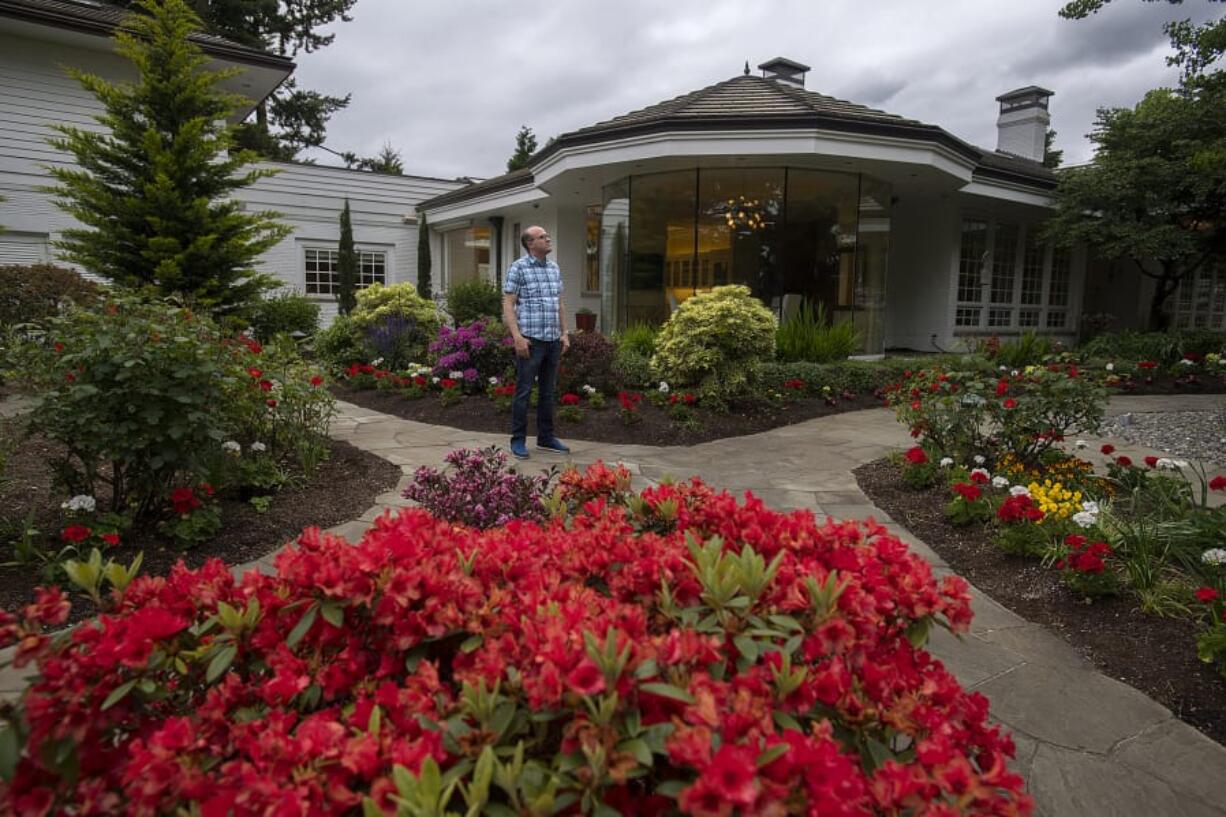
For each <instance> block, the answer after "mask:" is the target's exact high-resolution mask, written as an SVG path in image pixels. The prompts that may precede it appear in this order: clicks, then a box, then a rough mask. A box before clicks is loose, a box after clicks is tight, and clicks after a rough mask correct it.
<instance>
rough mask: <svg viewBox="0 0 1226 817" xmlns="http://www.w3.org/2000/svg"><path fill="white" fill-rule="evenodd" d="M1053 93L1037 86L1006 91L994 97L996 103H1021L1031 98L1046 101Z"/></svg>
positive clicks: (1054, 93)
mask: <svg viewBox="0 0 1226 817" xmlns="http://www.w3.org/2000/svg"><path fill="white" fill-rule="evenodd" d="M1055 95H1056V92H1055V91H1049V90H1047V89H1046V88H1040V87H1039V86H1038V85H1027V86H1026V87H1025V88H1018V89H1017V90H1015V91H1007V92H1006V93H1003V94H1001V95H1000V96H998V97H996V101H997V102H1021V101H1023V100H1029V99H1032V98H1038V97H1042V98H1043V99H1046V98H1047V97H1049V96H1055Z"/></svg>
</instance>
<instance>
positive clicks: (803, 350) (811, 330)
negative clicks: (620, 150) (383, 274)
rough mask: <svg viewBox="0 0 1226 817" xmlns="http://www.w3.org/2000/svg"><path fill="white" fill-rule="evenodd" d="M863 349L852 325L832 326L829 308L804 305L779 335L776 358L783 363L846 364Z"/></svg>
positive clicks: (776, 338)
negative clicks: (841, 362)
mask: <svg viewBox="0 0 1226 817" xmlns="http://www.w3.org/2000/svg"><path fill="white" fill-rule="evenodd" d="M859 348H860V337H859V335H858V333H857V332H856V328H855V326H854V325H852V324H851V323H840V324H836V325H833V326H832V325H829V324H828V323H827V321H826V308H825V305H823V304H821V303H819V304H818V305H817V309H816V310H814V309H813V308H811V307H810V306H809V304H808V302H807V301H805V302H802V303H801V305H800V309H799V310H797V312H796V314H795V315H793V316H792V317H790V318H788V319H787V320H786V321H784V322H783V324H782V325H780V327H779V329H778V331H777V332H776V333H775V355H776V357H777V358H778V359H779V360H783V361H793V360H806V361H811V362H814V363H828V362H830V361H834V360H845V359H846V358H847V357H849V356H850V355H853V354H855V352H856V350H857V349H859Z"/></svg>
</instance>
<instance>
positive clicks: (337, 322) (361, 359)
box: [311, 315, 366, 366]
mask: <svg viewBox="0 0 1226 817" xmlns="http://www.w3.org/2000/svg"><path fill="white" fill-rule="evenodd" d="M311 345H312V347H313V348H314V351H315V357H316V358H318V359H319V361H320V362H321V363H327V364H331V365H333V366H348V365H349V364H350V363H365V362H366V360H365V357H366V346H365V344H363V342H362V332H361V330H359V329H358V328H357V327H356V326H354V324H353V320H352V319H351V318H350V317H349V316H348V315H338V316H337V317H336V318H335V319H334V320H333V321H332V323H331V325H329V326H327V327H325V328H323V329H320V330H319V331H318V332H316V333H315V337H314V339H313V341H312V344H311Z"/></svg>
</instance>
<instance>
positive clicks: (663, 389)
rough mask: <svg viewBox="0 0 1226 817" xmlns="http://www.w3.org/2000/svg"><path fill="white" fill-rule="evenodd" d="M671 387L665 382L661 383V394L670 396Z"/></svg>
mask: <svg viewBox="0 0 1226 817" xmlns="http://www.w3.org/2000/svg"><path fill="white" fill-rule="evenodd" d="M668 392H669V386H668V384H667V383H665V382H664V381H663V380H661V381H660V394H668Z"/></svg>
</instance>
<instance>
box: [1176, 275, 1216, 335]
mask: <svg viewBox="0 0 1226 817" xmlns="http://www.w3.org/2000/svg"><path fill="white" fill-rule="evenodd" d="M1175 304H1176V306H1175V325H1176V326H1178V327H1180V328H1189V327H1194V328H1197V329H1226V267H1219V268H1213V267H1210V268H1205V269H1200V270H1197V271H1196V272H1195V273H1193V274H1191V275H1189V276H1187V277H1185V278H1184V280H1183V281H1182V282H1180V284H1179V295H1178V297H1177V298H1176V299H1175Z"/></svg>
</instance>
